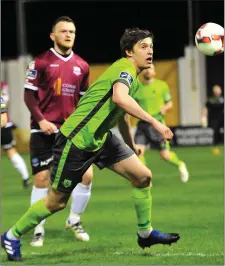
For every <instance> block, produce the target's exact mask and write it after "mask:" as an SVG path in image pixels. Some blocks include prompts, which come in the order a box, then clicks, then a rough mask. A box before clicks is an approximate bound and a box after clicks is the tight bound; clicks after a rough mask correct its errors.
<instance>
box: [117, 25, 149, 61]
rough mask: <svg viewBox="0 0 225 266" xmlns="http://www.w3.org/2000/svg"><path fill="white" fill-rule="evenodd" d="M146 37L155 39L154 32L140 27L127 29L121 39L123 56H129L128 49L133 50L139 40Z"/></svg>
mask: <svg viewBox="0 0 225 266" xmlns="http://www.w3.org/2000/svg"><path fill="white" fill-rule="evenodd" d="M145 38H152V39H153V33H152V32H150V31H148V30H141V29H139V28H130V29H126V30H125V32H124V34H123V36H122V37H121V39H120V50H121V54H122V56H123V57H127V54H126V50H128V51H131V50H132V49H133V47H134V45H135V44H136V43H137V42H139V41H141V40H143V39H145Z"/></svg>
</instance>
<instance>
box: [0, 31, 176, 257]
mask: <svg viewBox="0 0 225 266" xmlns="http://www.w3.org/2000/svg"><path fill="white" fill-rule="evenodd" d="M120 47H121V52H122V58H121V59H119V60H118V61H116V62H115V63H113V64H112V65H111V66H110V67H109V68H108V69H107V70H106V71H105V72H104V73H103V74H102V75H101V76H100V77H99V78H98V79H97V80H96V81H95V82H94V83H93V84H92V85H91V86H90V87H89V89H88V90H87V92H86V93H85V94H84V96H83V97H82V98H81V100H80V102H79V103H78V106H77V108H76V109H75V111H74V112H73V114H72V115H70V116H69V117H68V118H67V120H66V121H65V123H64V124H63V125H62V127H61V128H60V132H59V133H58V134H57V136H56V140H55V145H54V147H53V154H54V161H53V166H52V173H51V180H52V187H51V189H50V190H49V193H48V195H47V197H46V198H44V199H42V200H40V201H38V202H36V203H35V204H33V205H32V206H31V207H30V208H29V209H28V211H27V212H26V213H25V214H24V215H23V216H22V217H21V219H20V220H19V221H17V222H16V223H15V225H14V226H13V227H12V228H11V229H10V230H9V231H8V232H6V233H5V234H4V235H3V236H2V238H1V243H2V246H3V248H4V249H5V251H6V253H7V256H8V260H13V261H20V260H22V256H21V251H20V245H21V244H20V238H21V236H22V235H24V234H25V233H27V232H28V231H29V230H31V229H32V228H34V227H35V226H36V225H37V224H38V223H39V222H40V221H41V220H43V219H45V218H47V217H48V216H50V215H52V214H53V213H55V212H57V211H59V210H61V209H63V208H65V207H66V204H67V201H68V199H69V197H70V194H71V191H72V190H73V188H74V187H75V186H76V184H77V183H79V182H81V180H82V176H83V174H84V173H85V172H86V170H87V169H88V168H89V167H90V165H91V164H92V163H95V164H96V165H97V166H98V167H99V168H100V169H102V168H104V167H107V168H108V169H110V170H112V171H114V172H116V173H118V174H119V175H121V176H123V177H124V178H126V179H128V180H129V181H130V184H131V190H132V200H133V203H134V208H135V210H136V216H137V228H138V244H139V246H140V247H142V248H145V247H150V246H152V245H154V244H168V245H170V244H171V243H174V242H177V240H178V239H179V238H180V236H179V234H177V233H161V232H159V231H157V230H154V229H153V228H152V224H151V193H150V182H151V177H152V174H151V171H150V170H149V169H148V168H147V167H146V166H144V165H143V164H142V163H141V161H140V160H139V158H138V156H137V155H136V154H138V152H139V150H138V148H137V147H136V146H135V143H134V141H133V138H132V137H131V134H130V132H129V128H128V124H127V123H126V119H125V114H126V113H128V114H130V115H132V116H135V117H136V118H139V119H141V120H144V121H146V122H148V123H149V124H151V125H152V126H153V127H154V128H155V129H156V130H157V131H158V132H159V133H160V134H161V135H162V137H163V138H164V139H171V138H172V136H173V133H172V132H171V130H170V129H169V128H168V127H167V126H165V125H163V124H162V123H160V122H158V121H157V120H156V119H155V118H153V117H152V116H150V115H149V114H148V113H147V112H145V111H144V110H143V109H142V108H141V107H140V106H139V105H138V104H137V102H136V101H135V100H134V99H133V96H134V94H135V92H136V90H137V88H138V86H137V82H138V79H137V74H138V73H140V72H141V71H142V70H143V69H145V68H149V67H150V66H151V64H152V56H153V36H152V33H151V32H149V31H147V30H141V29H138V28H132V29H127V30H126V31H125V33H124V34H123V36H122V37H121V40H120ZM118 122H119V124H120V130H121V134H122V136H123V138H124V140H125V142H126V144H127V145H126V144H125V143H124V142H123V141H122V140H119V138H117V137H116V136H115V135H113V134H112V133H111V131H110V129H111V128H112V127H114V126H115V125H116V124H117V123H118ZM135 153H136V154H135Z"/></svg>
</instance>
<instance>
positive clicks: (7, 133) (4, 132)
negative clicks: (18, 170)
mask: <svg viewBox="0 0 225 266" xmlns="http://www.w3.org/2000/svg"><path fill="white" fill-rule="evenodd" d="M1 146H2V148H3V149H4V150H5V151H6V152H7V151H9V150H10V149H12V148H13V146H14V138H13V133H12V128H11V127H6V128H2V129H1Z"/></svg>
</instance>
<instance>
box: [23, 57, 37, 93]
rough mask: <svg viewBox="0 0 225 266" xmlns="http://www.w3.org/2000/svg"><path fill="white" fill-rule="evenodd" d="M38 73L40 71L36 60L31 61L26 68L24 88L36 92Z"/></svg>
mask: <svg viewBox="0 0 225 266" xmlns="http://www.w3.org/2000/svg"><path fill="white" fill-rule="evenodd" d="M40 73H41V69H40V64H39V62H38V60H37V59H35V60H34V61H31V62H30V64H29V65H28V67H27V72H26V80H25V84H24V88H25V89H29V90H34V91H37V90H38V86H39V78H40Z"/></svg>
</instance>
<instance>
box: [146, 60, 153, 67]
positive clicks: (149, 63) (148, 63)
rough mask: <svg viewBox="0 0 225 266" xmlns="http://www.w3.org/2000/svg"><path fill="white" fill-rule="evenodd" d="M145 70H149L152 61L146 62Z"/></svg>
mask: <svg viewBox="0 0 225 266" xmlns="http://www.w3.org/2000/svg"><path fill="white" fill-rule="evenodd" d="M146 61H147V63H146V64H145V68H150V67H151V66H152V61H149V60H146Z"/></svg>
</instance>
